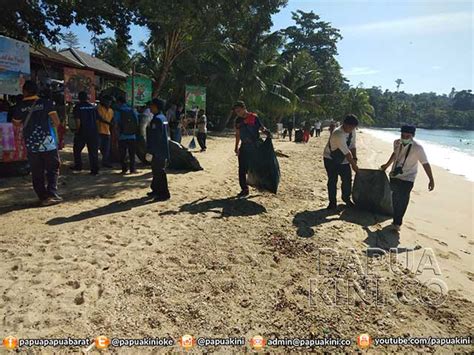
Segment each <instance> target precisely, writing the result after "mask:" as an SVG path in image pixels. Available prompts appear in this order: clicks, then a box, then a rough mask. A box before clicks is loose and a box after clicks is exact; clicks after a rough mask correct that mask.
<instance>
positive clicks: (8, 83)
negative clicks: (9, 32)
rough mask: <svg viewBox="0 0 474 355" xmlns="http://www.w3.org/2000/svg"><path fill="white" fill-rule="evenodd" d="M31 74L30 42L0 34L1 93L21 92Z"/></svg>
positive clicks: (16, 93) (13, 93)
mask: <svg viewBox="0 0 474 355" xmlns="http://www.w3.org/2000/svg"><path fill="white" fill-rule="evenodd" d="M29 75H30V47H29V44H28V43H25V42H21V41H17V40H14V39H11V38H8V37H4V36H0V94H8V95H18V94H21V88H22V86H23V84H24V83H25V80H26V79H27V78H28V77H29Z"/></svg>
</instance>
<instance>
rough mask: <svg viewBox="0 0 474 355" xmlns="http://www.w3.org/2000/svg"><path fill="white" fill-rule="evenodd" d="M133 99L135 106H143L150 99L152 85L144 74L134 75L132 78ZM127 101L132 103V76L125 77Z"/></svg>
mask: <svg viewBox="0 0 474 355" xmlns="http://www.w3.org/2000/svg"><path fill="white" fill-rule="evenodd" d="M134 81H135V83H134V95H135V97H134V100H133V104H134V105H135V106H145V105H146V103H147V102H148V101H151V95H152V86H151V80H150V79H149V78H147V77H144V76H137V75H136V76H135V79H134ZM126 89H127V102H128V104H129V105H132V77H131V76H129V77H128V78H127V88H126Z"/></svg>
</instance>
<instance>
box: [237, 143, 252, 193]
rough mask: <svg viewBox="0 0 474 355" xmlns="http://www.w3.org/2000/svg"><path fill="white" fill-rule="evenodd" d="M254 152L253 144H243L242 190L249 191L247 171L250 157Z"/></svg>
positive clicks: (241, 151)
mask: <svg viewBox="0 0 474 355" xmlns="http://www.w3.org/2000/svg"><path fill="white" fill-rule="evenodd" d="M253 153H254V148H253V147H252V146H246V145H241V146H240V150H239V157H238V158H239V185H240V189H241V190H242V191H248V189H249V187H248V185H247V173H248V171H249V165H250V159H251V158H252V154H253Z"/></svg>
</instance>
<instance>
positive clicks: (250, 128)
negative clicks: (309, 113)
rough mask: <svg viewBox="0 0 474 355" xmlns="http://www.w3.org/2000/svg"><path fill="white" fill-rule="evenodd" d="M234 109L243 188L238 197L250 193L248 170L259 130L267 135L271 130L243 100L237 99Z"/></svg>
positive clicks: (236, 143)
mask: <svg viewBox="0 0 474 355" xmlns="http://www.w3.org/2000/svg"><path fill="white" fill-rule="evenodd" d="M232 109H233V111H234V113H235V114H236V115H237V119H236V120H235V154H237V156H238V158H239V184H240V188H241V191H240V193H239V194H238V195H237V197H239V198H242V197H246V196H248V195H249V187H248V185H247V172H248V170H249V163H250V159H251V157H252V154H254V152H255V149H256V145H257V141H258V139H259V138H260V134H259V131H262V132H264V133H266V134H267V135H268V134H270V131H269V130H268V129H266V128H265V127H264V126H263V125H262V123H261V122H260V120H259V119H258V117H257V115H256V114H255V113H252V112H248V111H247V107H246V106H245V103H244V102H243V101H237V102H236V103H235V104H234V106H233V107H232ZM239 143H240V147H239Z"/></svg>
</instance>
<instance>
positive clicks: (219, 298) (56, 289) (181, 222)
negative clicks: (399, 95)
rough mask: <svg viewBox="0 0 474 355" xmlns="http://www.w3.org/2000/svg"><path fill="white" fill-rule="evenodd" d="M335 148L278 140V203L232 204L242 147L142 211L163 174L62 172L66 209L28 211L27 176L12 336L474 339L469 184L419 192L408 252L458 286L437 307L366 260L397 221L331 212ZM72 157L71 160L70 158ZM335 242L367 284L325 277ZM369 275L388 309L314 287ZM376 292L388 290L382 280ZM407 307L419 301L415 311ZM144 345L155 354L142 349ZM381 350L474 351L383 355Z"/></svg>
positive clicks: (215, 154) (7, 261)
mask: <svg viewBox="0 0 474 355" xmlns="http://www.w3.org/2000/svg"><path fill="white" fill-rule="evenodd" d="M359 136H360V137H361V142H360V147H361V148H360V149H361V153H360V158H361V166H366V167H370V166H372V167H374V166H377V165H378V164H379V163H380V162H381V161H383V160H384V159H385V154H386V149H387V148H386V145H383V144H380V145H377V152H376V153H370V154H369V152H368V151H367V150H365V149H364V144H366V143H364V142H367V141H368V139H371V138H370V137H367V136H365V135H364V134H361V135H359ZM326 139H327V136H326V133H324V134H323V137H322V138H320V139H312V140H311V141H310V143H309V144H307V145H303V144H295V143H289V142H283V141H280V140H277V141H276V143H275V144H276V148H277V149H279V150H281V151H282V152H283V153H285V154H287V155H289V158H280V159H279V161H280V164H281V172H282V177H281V185H280V191H279V193H278V195H276V196H274V195H271V194H267V193H258V192H256V191H255V190H253V191H252V195H251V197H250V198H249V199H248V200H240V201H238V200H234V199H231V197H232V196H234V195H235V194H237V192H238V191H239V189H238V181H237V159H236V157H235V155H234V153H233V139H232V138H231V137H211V138H210V139H209V144H208V146H209V150H208V151H207V152H206V153H203V154H199V153H198V154H196V156H197V157H198V159H199V160H200V162H201V164H202V165H203V167H204V169H205V170H204V171H201V172H195V173H188V174H170V175H169V182H170V190H171V193H172V200H171V201H169V202H167V203H151V204H147V203H145V200H144V199H143V196H144V195H145V193H146V192H147V191H148V190H147V188H148V185H149V182H150V172H149V170H148V169H146V168H143V167H142V168H141V173H140V174H139V175H137V176H125V177H122V176H120V175H119V174H118V170H117V171H115V172H110V171H107V172H104V173H103V174H101V175H100V176H99V177H97V178H94V177H91V176H88V175H87V173H86V172H85V173H84V174H79V175H72V174H71V173H70V172H69V171H68V169H67V168H66V167H65V166H64V167H63V169H62V170H63V176H62V177H61V184H60V189H61V193H62V194H63V196H64V198H65V202H64V203H63V204H61V205H58V206H53V207H48V208H32V207H28V203H30V202H32V201H34V198H35V197H34V194H33V192H32V189H31V186H30V182H29V178H14V179H7V180H3V179H2V180H1V181H0V225H1V229H0V243H1V246H0V259H1V260H2V262H1V263H0V273H1V275H2V276H3V277H2V278H1V279H0V294H1V298H0V300H1V301H0V319H1V322H0V336H2V335H10V334H11V335H15V336H17V337H25V338H35V337H63V336H72V337H85V336H88V337H95V336H98V335H107V336H109V337H132V338H139V337H143V336H151V337H162V336H171V337H173V338H174V339H176V340H177V339H178V338H179V337H180V336H181V335H183V334H192V335H194V336H213V337H223V336H244V337H246V339H247V341H248V340H249V339H250V338H251V337H253V336H254V335H257V334H260V335H262V336H264V337H295V336H298V337H324V336H330V337H343V338H348V339H351V340H352V341H353V345H352V346H351V347H350V348H346V349H335V348H327V349H325V350H328V351H341V350H342V351H344V350H346V351H355V350H357V346H356V345H355V339H356V337H357V335H359V334H361V333H366V332H367V333H369V334H370V335H371V336H373V337H375V336H389V335H393V336H403V335H405V336H430V335H431V336H454V335H459V336H461V335H463V336H465V335H468V334H469V333H472V329H473V324H472V309H473V304H472V289H473V287H472V282H473V278H472V274H469V272H471V273H472V259H470V260H469V257H470V256H471V255H469V254H466V253H465V252H463V251H461V249H463V250H465V251H467V252H472V229H470V227H469V225H466V223H468V222H469V221H471V223H472V209H471V210H470V209H469V208H470V207H469V206H471V207H472V194H471V196H470V197H469V196H468V195H469V193H468V192H472V190H471V189H472V184H467V183H465V182H464V181H463V180H462V178H459V177H455V176H451V175H450V174H448V173H443V172H441V171H440V170H439V169H436V170H435V176H436V180H437V189H436V191H435V192H433V193H428V192H427V191H426V187H425V185H426V179H425V178H423V176H420V179H419V180H418V183H417V186H416V188H415V191H414V193H413V203H412V204H411V206H410V208H409V211H408V215H407V224H406V227H405V228H404V229H403V231H402V235H401V237H400V246H410V245H414V244H416V243H419V244H420V246H421V247H423V248H426V247H432V248H434V249H435V252H436V253H437V254H436V258H437V260H438V262H439V263H440V265H441V270H442V272H443V274H442V277H443V280H446V283H447V284H448V286H449V289H450V290H452V291H451V292H449V293H448V295H447V297H446V300H445V301H444V303H442V304H441V305H439V306H435V305H430V304H428V303H427V302H426V298H428V299H433V298H437V296H438V294H436V293H435V292H433V291H431V290H429V289H427V288H426V287H424V286H423V285H421V283H420V281H418V279H417V278H416V277H415V275H414V274H413V273H411V272H410V271H407V270H405V271H403V272H402V273H401V274H394V273H393V272H392V271H391V270H390V268H389V263H388V261H389V260H390V256H384V257H382V258H368V260H367V261H366V259H365V256H364V253H365V251H366V248H367V247H368V243H370V242H373V241H374V240H377V238H379V237H381V238H384V233H385V232H380V231H379V230H380V229H382V228H383V226H384V225H385V224H387V223H388V222H389V221H388V220H386V218H383V217H381V216H376V215H373V214H370V213H366V212H363V211H357V210H348V211H343V210H341V211H340V212H339V213H338V214H328V213H327V212H326V210H325V207H326V205H327V194H326V186H325V185H326V175H325V171H324V168H323V164H322V149H323V146H324V143H325V142H326ZM188 140H189V138H188ZM382 155H383V158H382ZM62 157H63V160H65V161H66V164H70V159H71V151H70V148H68V149H67V150H66V151H65V152H62ZM84 157H85V156H84ZM421 175H422V174H421ZM470 198H471V200H469V199H470ZM469 203H470V205H469ZM423 206H424V207H423ZM454 217H456V218H454ZM412 229H415V230H412ZM461 234H463V235H465V236H466V237H465V238H464V237H462V236H461ZM390 238H391V237H390ZM391 240H393V239H391ZM437 240H438V241H439V242H438V241H437ZM442 243H446V244H447V245H444V244H442ZM322 247H326V248H333V249H335V250H336V251H338V252H339V253H340V254H341V256H344V255H347V251H348V248H353V249H354V251H355V254H354V255H355V256H356V257H357V258H359V259H360V260H361V261H362V263H363V264H365V263H368V265H369V268H370V272H371V275H370V277H369V276H367V275H365V274H361V273H356V272H355V271H356V268H355V264H354V263H351V262H347V261H346V262H344V263H342V264H343V266H342V267H340V265H341V262H342V261H343V259H342V258H338V259H335V260H333V261H329V263H328V264H327V265H328V270H327V271H328V272H327V273H324V274H323V273H321V272H318V268H317V265H318V260H319V255H320V254H319V251H318V248H322ZM440 252H441V253H442V254H443V255H444V256H445V257H442V256H441V254H439V253H440ZM438 254H439V257H438ZM399 255H403V254H399ZM455 255H456V256H455ZM338 269H340V272H339V273H337V270H338ZM341 272H342V273H341ZM370 278H377V279H378V280H379V287H378V288H379V289H378V293H379V296H381V297H382V298H383V299H384V304H383V305H380V304H379V305H376V304H375V303H374V302H370V301H368V302H364V301H363V300H362V301H361V300H360V299H358V298H357V297H356V298H355V299H352V298H351V299H349V300H347V301H343V302H341V304H339V305H328V304H327V303H324V302H322V299H321V298H320V297H318V292H317V289H316V288H315V287H314V285H315V284H316V285H319V286H327V285H330V284H334V283H335V282H337V283H339V282H342V283H343V284H344V283H346V282H349V281H351V280H352V281H354V280H355V281H357V282H359V284H362V283H363V281H364V280H367V279H370ZM310 280H312V281H311V282H312V284H311V285H312V286H311V287H310ZM352 281H351V282H352ZM350 289H351V290H353V288H352V287H351V288H350ZM364 290H365V291H366V292H373V291H375V289H374V286H373V285H372V284H370V285H368V286H367V287H366V288H365V289H364ZM309 295H311V296H312V302H311V303H310V302H309ZM421 296H424V297H425V298H424V299H423V298H421ZM406 297H408V298H410V299H412V298H415V297H416V298H417V301H415V302H408V303H407V302H404V300H405V298H406ZM468 298H469V299H471V300H468ZM338 300H343V298H342V297H338ZM246 348H247V349H249V346H248V345H247V346H246ZM49 350H52V349H51V348H49ZM77 350H78V349H71V352H74V351H76V352H77ZM147 350H148V351H152V350H153V349H131V350H129V353H137V351H139V352H140V353H144V352H146V351H147ZM155 350H156V349H155ZM157 350H160V349H157ZM175 350H177V348H176V349H175ZM207 350H208V351H216V350H219V351H220V352H229V351H230V350H234V351H235V350H238V351H243V350H245V349H243V348H238V349H231V348H219V349H217V348H208V349H207ZM288 350H289V349H287V348H286V349H285V348H274V349H272V351H280V352H285V351H288ZM381 350H385V351H391V352H394V351H415V350H417V351H440V352H452V351H468V350H473V349H472V347H467V346H456V347H444V348H441V347H434V346H425V347H415V346H411V347H410V346H409V347H399V346H391V347H386V348H384V349H382V348H377V349H375V350H373V351H374V353H375V352H377V351H378V352H380V351H381ZM120 352H125V350H121V351H120Z"/></svg>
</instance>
